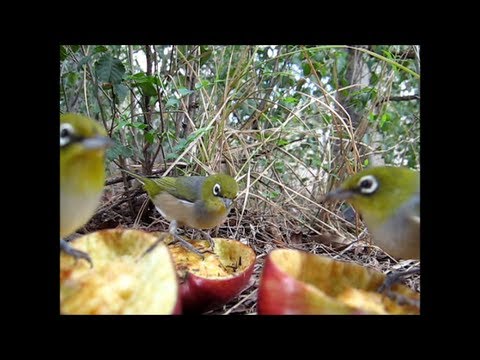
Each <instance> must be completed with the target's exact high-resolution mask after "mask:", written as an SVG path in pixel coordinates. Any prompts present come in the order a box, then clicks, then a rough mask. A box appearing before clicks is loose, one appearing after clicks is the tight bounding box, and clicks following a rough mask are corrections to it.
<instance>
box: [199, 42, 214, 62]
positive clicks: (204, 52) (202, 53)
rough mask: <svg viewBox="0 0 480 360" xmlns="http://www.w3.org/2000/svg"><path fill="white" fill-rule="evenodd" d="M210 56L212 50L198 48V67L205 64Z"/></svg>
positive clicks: (202, 47)
mask: <svg viewBox="0 0 480 360" xmlns="http://www.w3.org/2000/svg"><path fill="white" fill-rule="evenodd" d="M211 56H212V49H209V48H207V47H206V46H201V47H200V66H202V65H203V64H205V63H206V62H207V61H208V59H210V57H211Z"/></svg>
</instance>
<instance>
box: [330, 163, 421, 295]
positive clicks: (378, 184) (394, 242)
mask: <svg viewBox="0 0 480 360" xmlns="http://www.w3.org/2000/svg"><path fill="white" fill-rule="evenodd" d="M325 200H327V201H328V200H346V201H347V202H348V203H350V204H351V205H352V206H353V207H354V208H355V210H356V211H357V212H359V213H360V214H361V215H362V218H363V220H364V222H365V224H366V226H367V229H368V231H369V232H370V234H371V235H372V237H373V241H374V243H375V244H377V245H378V246H379V247H380V248H382V249H383V250H385V251H386V252H387V253H388V254H390V255H391V256H393V257H394V258H397V259H415V260H419V259H420V172H419V171H415V170H412V169H409V168H406V167H397V166H376V167H371V168H367V169H365V170H363V171H360V172H359V173H357V174H354V175H353V176H351V177H349V178H348V179H347V180H345V181H344V182H343V183H342V184H341V185H340V187H339V188H338V189H337V190H334V191H332V192H329V193H327V194H326V196H325ZM418 272H419V269H413V270H410V271H407V272H397V273H392V274H390V275H389V276H388V277H387V278H386V280H385V282H384V284H382V286H381V287H380V288H379V291H380V292H383V291H386V290H389V289H390V287H391V286H392V285H393V284H394V283H395V282H397V281H398V279H400V278H401V277H404V276H406V275H410V274H413V273H418Z"/></svg>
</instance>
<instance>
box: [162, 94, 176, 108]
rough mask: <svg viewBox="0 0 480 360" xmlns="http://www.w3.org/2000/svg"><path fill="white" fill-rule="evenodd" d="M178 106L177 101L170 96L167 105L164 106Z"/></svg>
mask: <svg viewBox="0 0 480 360" xmlns="http://www.w3.org/2000/svg"><path fill="white" fill-rule="evenodd" d="M178 104H179V101H178V99H177V98H175V97H173V96H172V97H171V98H169V99H168V101H167V104H166V105H165V106H167V107H171V106H176V105H178Z"/></svg>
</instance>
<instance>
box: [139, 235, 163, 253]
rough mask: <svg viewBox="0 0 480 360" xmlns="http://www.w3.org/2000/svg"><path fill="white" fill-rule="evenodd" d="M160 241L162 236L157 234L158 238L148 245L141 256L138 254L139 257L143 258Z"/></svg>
mask: <svg viewBox="0 0 480 360" xmlns="http://www.w3.org/2000/svg"><path fill="white" fill-rule="evenodd" d="M161 241H163V236H159V237H158V239H157V240H156V241H155V242H154V243H153V244H152V245H150V246H149V248H148V249H147V250H145V251H144V253H143V254H142V256H140V258H143V257H144V256H145V255H147V254H148V253H149V252H152V251H153V249H155V248H156V247H157V245H158V244H159V243H160V242H161Z"/></svg>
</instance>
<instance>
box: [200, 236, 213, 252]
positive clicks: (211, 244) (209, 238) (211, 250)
mask: <svg viewBox="0 0 480 360" xmlns="http://www.w3.org/2000/svg"><path fill="white" fill-rule="evenodd" d="M200 232H201V233H202V235H203V237H204V238H206V239H207V240H208V242H209V244H210V246H209V247H208V248H207V249H204V250H202V253H206V252H208V253H211V254H214V253H215V252H214V249H215V241H213V239H212V237H211V236H210V234H209V233H207V232H205V231H203V230H200Z"/></svg>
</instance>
